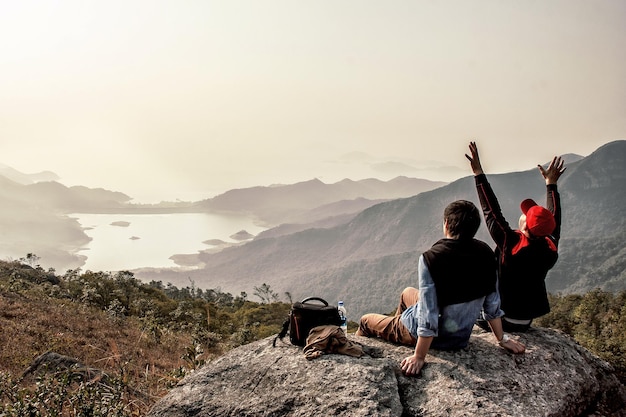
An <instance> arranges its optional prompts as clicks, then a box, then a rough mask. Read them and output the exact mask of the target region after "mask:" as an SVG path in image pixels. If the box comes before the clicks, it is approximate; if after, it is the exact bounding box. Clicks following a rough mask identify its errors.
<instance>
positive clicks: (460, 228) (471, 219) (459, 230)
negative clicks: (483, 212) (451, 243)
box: [443, 200, 480, 239]
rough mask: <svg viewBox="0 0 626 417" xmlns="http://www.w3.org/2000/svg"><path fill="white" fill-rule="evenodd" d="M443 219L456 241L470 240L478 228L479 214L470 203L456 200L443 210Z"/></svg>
mask: <svg viewBox="0 0 626 417" xmlns="http://www.w3.org/2000/svg"><path fill="white" fill-rule="evenodd" d="M443 219H444V221H445V222H446V223H447V225H448V233H449V234H450V235H451V236H452V237H454V238H456V239H471V238H473V237H474V235H475V234H476V232H477V231H478V228H479V227H480V212H479V211H478V209H477V208H476V206H475V205H474V203H472V202H471V201H467V200H457V201H454V202H452V203H450V204H448V206H447V207H446V208H445V210H444V211H443Z"/></svg>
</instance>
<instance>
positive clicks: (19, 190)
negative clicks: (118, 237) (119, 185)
mask: <svg viewBox="0 0 626 417" xmlns="http://www.w3.org/2000/svg"><path fill="white" fill-rule="evenodd" d="M3 171H6V170H3ZM13 177H15V175H14V176H13ZM128 200H130V197H128V196H127V195H125V194H123V193H118V192H113V191H107V190H103V189H91V188H87V187H81V186H76V187H66V186H64V185H62V184H60V183H58V182H55V181H44V182H33V183H28V184H21V183H19V182H17V181H14V180H12V179H9V178H7V177H4V176H2V175H0V230H1V233H2V239H1V240H0V256H1V257H2V259H19V258H20V257H23V256H25V255H26V254H28V253H35V254H37V255H38V256H39V257H40V258H42V259H45V261H46V262H45V263H46V265H47V266H48V267H52V268H55V269H59V270H61V269H71V268H78V267H80V266H82V265H83V264H84V262H85V257H84V256H82V255H79V254H78V249H79V248H80V247H81V246H84V245H85V244H87V243H88V242H89V237H88V236H87V235H86V234H85V232H84V231H83V229H82V227H81V226H80V224H78V222H77V221H76V219H73V218H70V217H68V216H67V214H69V213H75V212H81V211H96V212H97V211H100V210H103V209H106V208H115V207H122V206H123V205H124V204H125V203H126V202H127V201H128Z"/></svg>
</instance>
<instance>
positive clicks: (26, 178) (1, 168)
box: [0, 164, 59, 185]
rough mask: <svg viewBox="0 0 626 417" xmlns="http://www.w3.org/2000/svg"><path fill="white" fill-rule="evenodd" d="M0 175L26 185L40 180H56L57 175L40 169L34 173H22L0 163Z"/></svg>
mask: <svg viewBox="0 0 626 417" xmlns="http://www.w3.org/2000/svg"><path fill="white" fill-rule="evenodd" d="M0 177H5V178H7V179H9V180H11V181H14V182H16V183H18V184H22V185H26V184H33V183H36V182H40V181H57V180H58V179H59V176H58V175H57V174H55V173H54V172H51V171H42V172H38V173H36V174H24V173H23V172H20V171H18V170H16V169H14V168H11V167H10V166H7V165H4V164H0Z"/></svg>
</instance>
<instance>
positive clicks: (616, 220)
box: [136, 141, 626, 319]
mask: <svg viewBox="0 0 626 417" xmlns="http://www.w3.org/2000/svg"><path fill="white" fill-rule="evenodd" d="M565 159H566V163H567V164H566V166H567V169H566V171H565V173H564V174H563V176H562V177H561V179H560V180H559V191H560V193H561V200H562V206H563V223H562V239H561V244H560V249H559V251H560V258H559V261H558V263H557V265H556V266H555V267H554V268H553V269H552V270H551V271H550V273H549V274H548V277H547V280H546V283H547V286H548V289H549V291H550V292H553V293H564V294H565V293H581V292H586V291H588V290H590V289H592V288H596V287H599V288H602V289H604V290H609V291H618V290H625V289H626V256H625V255H626V245H625V244H624V240H623V234H624V232H625V231H626V216H625V215H626V169H625V168H626V141H615V142H611V143H608V144H606V145H604V146H602V147H600V148H598V149H597V150H596V151H595V152H593V153H592V154H591V155H589V156H587V157H584V158H582V157H578V156H575V155H568V156H566V158H565ZM488 178H489V180H490V182H491V184H492V186H493V188H494V190H495V192H496V194H497V195H498V198H499V201H500V204H501V206H502V209H503V213H504V215H505V217H506V218H507V219H508V221H509V223H510V224H512V225H516V224H517V219H518V217H519V215H520V212H519V202H520V201H521V200H522V199H524V198H533V199H535V200H536V201H537V202H540V203H541V202H545V194H546V192H545V182H544V180H543V178H542V177H541V175H540V173H539V172H538V170H537V168H536V167H533V168H532V169H529V170H527V171H522V172H512V173H506V174H498V175H489V174H488ZM457 199H466V200H470V201H473V202H474V203H475V204H478V199H477V195H476V190H475V186H474V179H473V177H472V176H468V177H465V178H461V179H459V180H457V181H454V182H452V183H449V184H446V185H443V186H440V187H437V188H435V189H432V190H430V191H424V192H421V193H419V194H416V195H414V196H411V197H405V198H396V199H393V200H389V201H385V202H381V203H378V204H374V205H372V206H371V207H368V208H366V209H364V210H362V211H360V212H359V213H357V214H356V215H354V216H349V217H348V218H345V219H344V222H343V223H341V224H335V225H332V226H330V227H322V226H316V225H315V224H312V225H310V227H304V226H302V225H300V227H299V228H298V229H297V230H296V231H294V232H293V233H278V234H272V233H266V234H262V235H260V236H258V237H257V238H256V239H254V240H253V241H251V242H248V243H246V244H244V245H240V246H236V247H231V248H227V249H224V250H222V251H220V252H218V253H209V252H206V253H201V254H199V255H198V262H201V265H202V267H201V268H199V269H197V270H192V271H182V272H181V271H176V270H155V269H145V270H140V271H137V273H136V274H137V276H138V277H139V278H141V279H144V280H152V279H155V280H162V281H164V282H172V283H174V284H177V285H178V284H182V285H185V284H188V283H189V280H192V281H193V282H194V283H195V285H196V286H198V287H201V288H219V289H221V290H222V291H227V292H231V293H233V294H239V293H240V292H246V293H252V292H253V290H254V288H255V287H258V286H260V285H261V284H263V283H265V284H268V285H270V287H271V288H272V289H273V290H274V291H275V292H276V293H277V294H279V295H281V296H282V295H283V294H289V296H290V297H292V298H293V300H294V301H295V300H298V299H301V298H304V297H307V296H318V297H322V298H324V299H326V300H328V301H329V302H332V303H335V302H337V301H338V300H339V299H343V300H344V301H345V302H346V305H347V306H348V308H349V309H350V311H351V312H352V314H354V316H353V317H351V318H353V319H358V316H360V315H361V314H363V313H365V312H390V311H392V310H393V309H394V308H395V305H396V303H397V301H396V297H397V295H398V294H399V293H400V291H401V290H402V289H403V288H404V287H406V286H409V285H416V283H417V277H416V271H417V260H418V257H419V255H420V253H421V252H423V251H424V250H426V249H428V248H429V247H430V246H431V245H432V244H433V243H434V242H435V241H436V240H438V239H439V238H441V237H442V226H441V224H442V213H443V209H444V207H445V206H446V205H447V204H448V203H450V202H451V201H454V200H457ZM270 232H271V231H270ZM477 237H478V238H479V239H482V240H484V241H486V242H488V243H489V244H490V245H491V246H492V247H493V246H494V245H493V242H492V241H491V238H490V237H489V236H488V234H487V231H486V228H485V226H484V224H483V225H482V226H481V229H480V230H479V233H478V235H477Z"/></svg>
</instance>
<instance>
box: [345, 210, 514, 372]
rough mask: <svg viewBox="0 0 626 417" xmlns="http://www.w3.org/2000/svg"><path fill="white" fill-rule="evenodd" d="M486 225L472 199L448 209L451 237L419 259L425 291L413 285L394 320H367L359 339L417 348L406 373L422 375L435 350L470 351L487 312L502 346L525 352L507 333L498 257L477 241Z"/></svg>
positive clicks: (379, 316) (405, 363) (445, 224)
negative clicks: (476, 324) (479, 320)
mask: <svg viewBox="0 0 626 417" xmlns="http://www.w3.org/2000/svg"><path fill="white" fill-rule="evenodd" d="M480 222H481V219H480V212H479V211H478V209H477V208H476V206H475V205H474V204H473V203H471V202H470V201H465V200H459V201H455V202H453V203H451V204H449V205H448V206H447V207H446V208H445V210H444V222H443V231H444V235H445V238H444V239H441V240H439V241H438V242H436V243H435V244H434V245H433V246H432V247H431V248H430V249H429V250H428V251H426V252H424V253H423V254H422V255H421V256H420V258H419V266H418V280H419V290H417V289H415V288H412V287H409V288H406V289H405V290H404V291H403V292H402V294H401V296H400V303H399V305H398V309H397V311H396V315H395V316H393V317H390V316H386V315H382V314H366V315H364V316H363V317H361V320H360V323H359V329H358V331H357V332H356V334H357V335H358V336H368V337H369V336H377V337H380V338H382V339H385V340H388V341H391V342H395V343H400V344H404V345H409V346H415V353H414V354H413V355H411V356H408V357H406V358H404V359H403V360H402V362H401V368H402V372H403V373H404V374H405V375H418V374H419V373H420V371H421V369H422V367H423V366H424V363H425V359H426V354H427V353H428V351H429V349H430V347H431V346H432V347H433V348H436V349H442V350H455V349H461V348H464V347H466V346H467V344H468V342H469V338H470V335H471V333H472V327H473V326H474V322H475V320H476V318H477V317H478V315H479V314H480V312H481V309H482V310H484V314H485V317H486V318H487V319H488V321H489V324H490V325H491V328H492V331H493V333H494V334H495V336H496V339H497V340H498V342H499V344H500V345H501V346H502V347H504V348H505V349H507V350H509V351H511V352H514V353H523V352H524V350H525V347H524V345H522V344H521V343H519V342H517V341H515V340H513V339H511V338H510V337H509V336H508V335H506V334H505V333H504V332H503V330H502V324H501V322H500V317H501V316H502V315H503V312H502V310H500V297H499V295H498V293H497V291H496V263H495V256H494V253H493V251H492V250H491V248H489V246H488V245H487V244H486V243H484V242H481V241H479V240H476V239H474V235H475V234H476V231H477V230H478V227H479V226H480Z"/></svg>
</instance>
